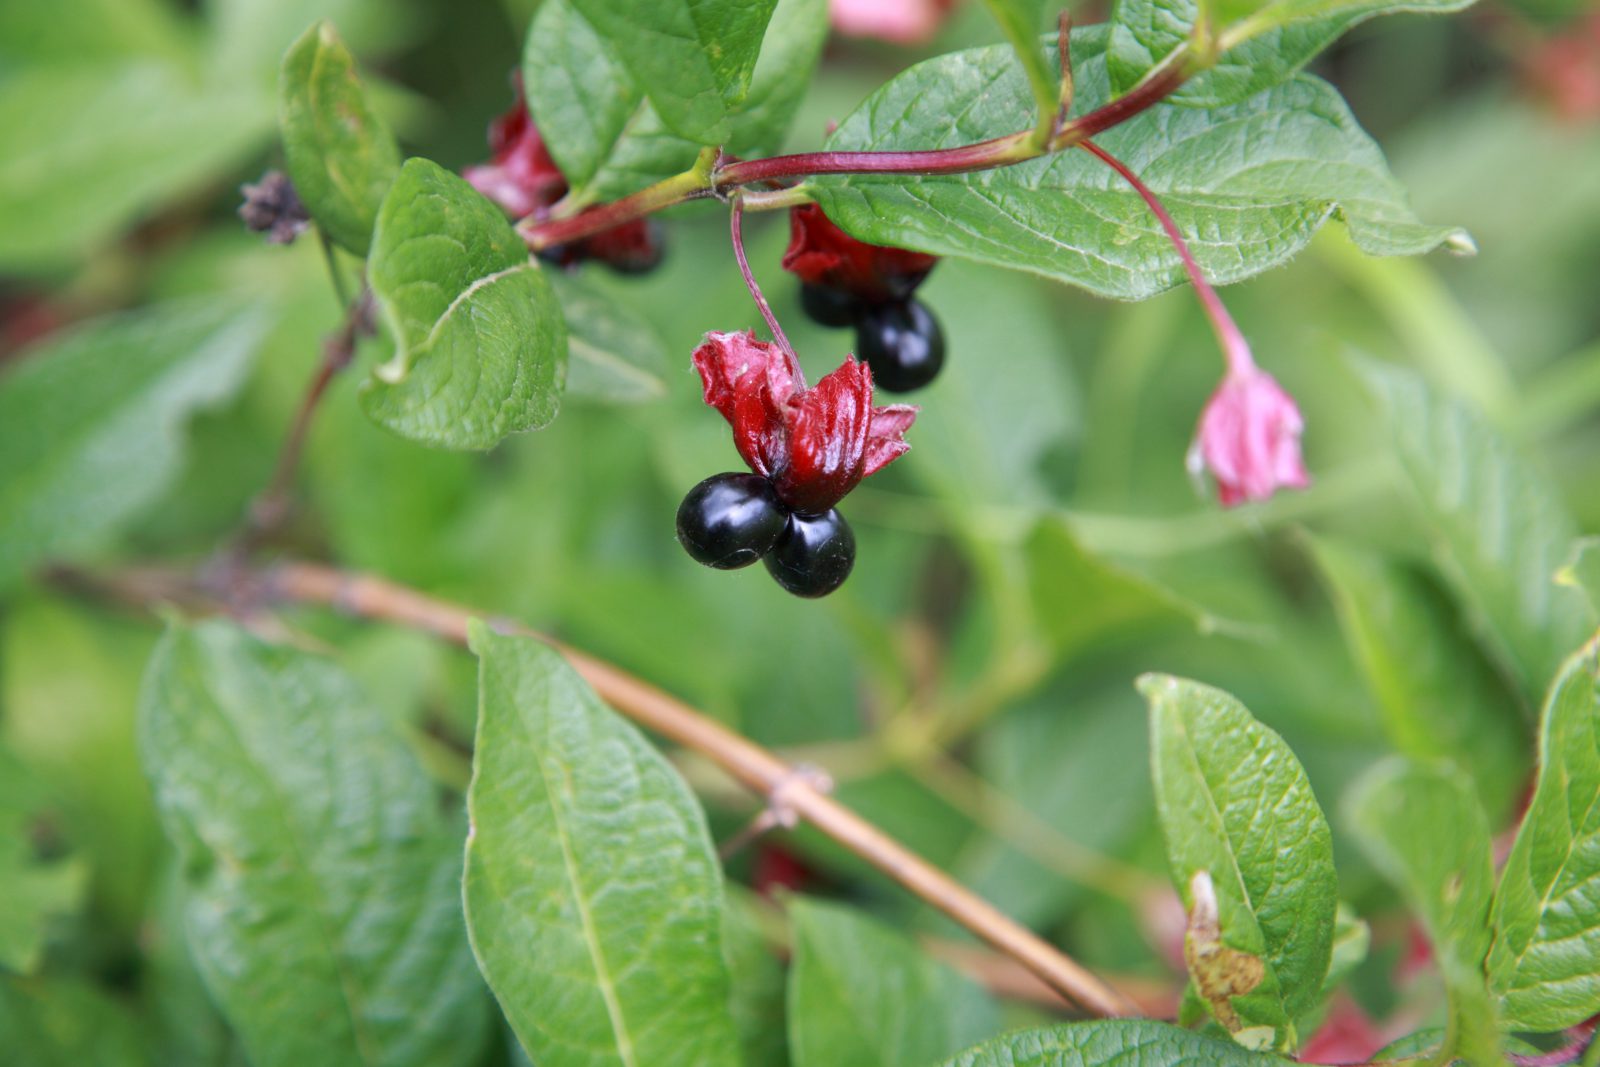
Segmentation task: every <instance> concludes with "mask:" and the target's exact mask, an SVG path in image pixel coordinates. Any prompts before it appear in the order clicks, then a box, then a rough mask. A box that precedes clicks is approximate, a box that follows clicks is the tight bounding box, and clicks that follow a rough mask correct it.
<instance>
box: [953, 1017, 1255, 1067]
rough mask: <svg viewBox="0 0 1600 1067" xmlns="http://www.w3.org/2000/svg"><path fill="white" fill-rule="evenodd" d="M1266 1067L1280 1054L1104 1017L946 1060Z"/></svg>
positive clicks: (1007, 1066) (974, 1064)
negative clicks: (1260, 1051)
mask: <svg viewBox="0 0 1600 1067" xmlns="http://www.w3.org/2000/svg"><path fill="white" fill-rule="evenodd" d="M1202 1063H1203V1064H1206V1065H1207V1067H1268V1065H1270V1064H1281V1063H1283V1060H1282V1059H1281V1058H1279V1057H1277V1056H1267V1055H1262V1054H1260V1053H1255V1052H1247V1051H1245V1050H1244V1049H1242V1048H1240V1047H1239V1046H1238V1045H1234V1044H1230V1043H1229V1042H1226V1041H1218V1040H1216V1039H1215V1038H1211V1037H1206V1036H1204V1035H1202V1034H1195V1033H1191V1032H1189V1031H1188V1030H1180V1029H1179V1028H1178V1027H1176V1026H1173V1025H1171V1024H1170V1023H1158V1022H1150V1021H1146V1020H1143V1019H1106V1020H1100V1021H1097V1022H1086V1023H1064V1024H1061V1025H1058V1026H1046V1027H1039V1028H1037V1029H1033V1030H1018V1031H1016V1032H1015V1033H1010V1034H1006V1035H1005V1036H1004V1037H997V1038H995V1039H993V1040H992V1041H985V1042H984V1043H983V1044H982V1045H979V1046H978V1047H977V1048H973V1049H969V1050H968V1051H966V1052H963V1053H962V1054H961V1055H959V1056H956V1057H954V1058H953V1059H950V1060H947V1061H946V1062H945V1065H944V1067H1180V1065H1182V1067H1189V1065H1191V1064H1202Z"/></svg>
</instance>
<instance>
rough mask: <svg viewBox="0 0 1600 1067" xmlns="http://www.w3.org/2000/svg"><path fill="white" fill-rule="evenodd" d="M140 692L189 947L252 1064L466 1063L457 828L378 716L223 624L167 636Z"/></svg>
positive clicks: (475, 1038)
mask: <svg viewBox="0 0 1600 1067" xmlns="http://www.w3.org/2000/svg"><path fill="white" fill-rule="evenodd" d="M140 705H141V707H140V719H141V721H140V732H141V738H140V740H141V745H140V748H141V751H142V755H143V758H144V761H145V766H146V770H147V772H148V774H149V776H150V780H151V783H152V785H153V787H154V790H155V794H156V803H157V806H158V807H159V808H160V810H161V815H162V820H163V822H164V824H165V825H166V828H167V835H168V837H170V838H171V839H172V841H173V842H174V843H175V844H176V845H177V847H178V850H179V854H180V858H181V861H182V864H183V876H184V892H185V898H186V899H185V904H184V918H185V927H186V930H187V935H188V942H189V947H190V950H191V952H192V953H193V955H194V958H195V963H196V964H197V966H198V967H199V969H200V972H201V975H202V976H203V977H204V979H205V982H206V986H207V987H208V988H209V990H210V991H211V995H212V998H213V999H214V1000H215V1001H216V1002H217V1004H218V1005H219V1007H220V1008H221V1010H222V1012H223V1014H224V1015H225V1016H226V1017H227V1019H228V1021H229V1023H230V1024H231V1025H232V1027H233V1029H234V1030H235V1031H237V1032H238V1034H239V1037H240V1040H241V1042H242V1044H243V1047H244V1049H245V1052H246V1054H247V1055H248V1057H249V1059H250V1062H251V1063H252V1064H255V1065H256V1067H306V1065H307V1064H321V1063H329V1064H332V1063H340V1064H363V1065H367V1064H370V1065H373V1067H377V1065H379V1064H382V1065H384V1067H396V1065H412V1067H448V1065H451V1064H461V1065H466V1064H471V1063H474V1062H476V1060H477V1057H478V1055H479V1053H480V1052H481V1046H482V1038H483V1036H484V1030H485V1026H484V1024H485V1023H486V1021H487V1012H486V1011H485V1008H486V1007H487V1005H486V998H485V997H484V995H483V984H482V982H481V981H480V980H479V978H478V976H477V974H476V973H475V972H474V969H473V965H472V954H471V950H470V949H469V947H468V945H467V939H466V937H465V931H463V929H462V927H461V912H460V904H459V898H458V897H457V895H456V887H457V884H458V879H459V877H460V871H461V854H460V851H459V849H460V842H461V829H460V825H459V823H457V822H455V821H454V820H447V819H446V818H445V817H444V816H443V815H442V814H441V809H440V805H439V801H438V798H437V796H436V795H435V793H434V789H433V787H432V784H431V783H430V782H429V780H428V777H427V775H426V774H425V773H424V772H423V770H422V768H421V766H420V765H419V764H418V763H417V761H416V759H415V758H414V757H413V756H412V754H411V752H410V750H409V749H408V748H407V746H406V744H405V741H404V740H403V739H402V738H401V737H400V735H399V734H398V733H397V732H396V731H395V729H394V727H393V725H392V724H391V723H390V721H389V720H388V718H387V716H385V715H384V713H383V712H382V711H380V710H378V709H377V708H375V707H372V706H371V705H370V704H368V703H367V702H366V700H365V698H364V697H363V696H362V695H361V694H360V693H359V692H358V691H357V690H356V687H355V685H354V683H352V682H351V681H350V680H349V678H348V677H347V676H346V675H345V674H344V673H343V672H342V671H340V670H339V669H337V668H336V667H334V666H333V665H332V664H330V663H328V662H326V661H324V660H321V659H318V658H316V657H313V656H310V655H307V654H305V653H302V652H294V651H288V650H284V649H279V648H273V647H270V646H267V645H263V644H261V643H259V642H257V641H256V640H255V639H253V638H251V637H249V636H247V635H246V634H245V633H244V632H243V631H241V630H239V629H237V628H235V627H234V626H232V625H229V624H225V623H221V622H211V623H203V624H199V625H196V626H193V627H184V626H175V627H174V628H173V629H172V630H171V631H170V632H169V633H168V634H167V636H166V638H165V639H164V640H163V641H162V643H161V645H160V647H159V648H158V649H157V651H156V654H155V657H154V659H153V660H152V661H151V665H150V670H149V673H148V674H147V675H146V678H145V684H144V691H143V693H142V695H141V698H140Z"/></svg>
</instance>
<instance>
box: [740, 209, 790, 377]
mask: <svg viewBox="0 0 1600 1067" xmlns="http://www.w3.org/2000/svg"><path fill="white" fill-rule="evenodd" d="M743 218H744V203H743V200H742V199H741V198H740V197H738V196H735V197H734V198H733V211H732V212H731V213H730V219H731V221H730V222H729V229H731V230H732V232H733V258H734V259H737V260H738V261H739V273H740V274H741V275H742V276H743V277H744V284H745V287H746V288H747V289H749V290H750V296H751V298H752V299H753V300H755V302H756V307H757V308H758V309H759V310H760V312H761V317H762V318H763V319H766V320H767V329H769V330H771V331H772V339H773V340H774V341H777V342H778V347H779V348H781V349H783V350H784V351H785V352H787V353H788V354H789V355H790V356H791V357H793V356H794V348H793V347H792V346H791V345H790V344H789V338H788V337H786V336H784V333H783V327H782V326H779V325H778V316H776V315H774V314H773V313H772V305H770V304H768V303H767V298H766V297H764V296H762V295H761V286H760V284H758V283H757V282H756V276H755V274H754V273H753V272H752V271H751V270H750V261H749V260H748V259H746V258H745V256H744V234H743V233H741V232H740V222H741V221H742V220H743Z"/></svg>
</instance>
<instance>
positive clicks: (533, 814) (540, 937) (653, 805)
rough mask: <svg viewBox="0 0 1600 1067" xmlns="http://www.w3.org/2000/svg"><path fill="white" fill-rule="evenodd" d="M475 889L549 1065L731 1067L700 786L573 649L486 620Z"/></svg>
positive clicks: (485, 940)
mask: <svg viewBox="0 0 1600 1067" xmlns="http://www.w3.org/2000/svg"><path fill="white" fill-rule="evenodd" d="M472 647H473V650H474V651H476V652H477V654H478V660H479V693H478V696H479V708H478V736H477V742H476V744H475V746H474V753H475V755H474V763H473V774H472V787H471V789H470V790H469V792H468V796H467V808H468V812H469V817H470V819H471V822H472V831H471V835H470V836H469V838H468V841H467V870H466V878H465V881H464V883H463V892H464V895H465V898H466V909H467V928H468V930H469V931H470V932H471V936H472V944H473V948H474V950H475V951H476V952H477V955H478V964H479V966H480V967H481V968H482V970H483V973H484V976H485V977H487V978H488V980H489V986H490V988H492V989H493V990H494V993H495V996H496V997H498V998H499V1000H500V1006H501V1008H503V1009H504V1011H505V1014H506V1018H507V1020H508V1021H509V1022H510V1024H511V1028H512V1029H513V1030H514V1031H515V1032H516V1035H517V1039H518V1040H519V1041H520V1042H521V1043H522V1047H523V1048H524V1049H526V1050H527V1052H528V1055H529V1056H530V1057H531V1058H532V1059H533V1060H534V1062H536V1063H538V1064H539V1065H540V1067H599V1065H606V1067H612V1065H618V1064H620V1065H624V1067H732V1065H733V1064H735V1063H737V1061H738V1045H737V1040H736V1037H735V1031H734V1026H733V1018H732V1015H731V1013H730V1011H729V1001H728V971H727V965H726V964H725V962H724V961H723V958H722V947H721V942H722V935H721V924H722V921H723V895H722V872H721V870H720V869H719V867H718V864H717V859H716V855H715V853H714V852H713V851H712V849H711V840H710V836H709V835H708V833H707V831H706V826H705V818H704V816H703V814H702V813H701V811H700V808H699V805H698V804H697V803H696V802H695V800H694V797H693V796H692V795H691V794H690V793H689V789H688V787H687V786H686V785H684V783H683V779H681V778H679V777H678V774H677V772H676V771H674V770H673V769H672V766H671V764H669V763H668V762H667V761H666V759H665V758H663V757H662V755H661V754H660V753H659V752H657V751H656V750H655V749H654V748H652V747H651V746H650V744H649V742H647V741H646V740H645V739H644V738H643V737H642V736H641V735H640V734H639V731H638V730H636V729H634V728H633V726H632V725H630V724H628V723H626V722H624V721H623V720H622V719H620V718H618V717H617V715H616V714H615V713H614V712H612V711H611V710H610V709H609V708H607V707H605V706H604V705H603V704H601V703H600V699H599V698H598V697H597V696H595V694H594V691H593V690H591V689H590V688H589V687H588V685H586V684H585V683H584V682H583V680H582V679H581V678H579V677H578V675H577V674H576V673H575V672H574V671H573V670H572V668H571V667H569V666H567V664H566V661H565V660H563V659H562V658H561V655H560V653H558V652H556V651H555V650H554V649H551V648H549V647H548V646H546V645H543V644H541V643H539V642H537V641H532V640H529V639H526V638H516V637H500V636H496V635H495V634H494V633H492V632H491V631H490V630H489V629H488V628H487V627H485V626H482V625H475V626H474V628H473V631H472Z"/></svg>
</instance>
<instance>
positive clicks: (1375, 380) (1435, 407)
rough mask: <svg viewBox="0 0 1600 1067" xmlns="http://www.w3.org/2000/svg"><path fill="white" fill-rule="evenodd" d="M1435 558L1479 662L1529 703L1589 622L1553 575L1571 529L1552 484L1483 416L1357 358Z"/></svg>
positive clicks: (1579, 602) (1415, 380)
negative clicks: (1483, 654) (1485, 660)
mask: <svg viewBox="0 0 1600 1067" xmlns="http://www.w3.org/2000/svg"><path fill="white" fill-rule="evenodd" d="M1357 369H1358V371H1359V373H1360V376H1361V378H1362V380H1363V381H1364V382H1365V384H1366V386H1367V388H1368V389H1369V391H1370V392H1371V393H1372V395H1373V396H1374V397H1375V398H1376V400H1377V401H1378V405H1379V408H1380V410H1381V411H1382V413H1383V416H1384V420H1385V423H1386V425H1387V428H1388V431H1389V434H1390V437H1391V439H1392V442H1393V448H1394V452H1395V454H1396V456H1397V458H1398V460H1399V464H1400V468H1401V470H1402V471H1403V472H1404V476H1405V479H1406V481H1407V483H1408V484H1409V486H1410V488H1411V489H1412V490H1413V491H1414V496H1415V499H1416V502H1417V505H1418V507H1419V509H1420V512H1421V516H1422V519H1423V521H1424V524H1425V526H1426V529H1427V532H1428V535H1429V539H1430V540H1431V541H1432V548H1433V555H1434V559H1435V561H1436V563H1437V565H1438V567H1439V569H1440V571H1441V573H1442V574H1443V575H1444V578H1445V580H1446V582H1447V583H1448V584H1449V585H1450V588H1451V590H1452V592H1454V593H1455V595H1456V598H1457V599H1458V600H1459V601H1460V602H1461V604H1462V605H1463V606H1464V607H1465V609H1466V612H1467V616H1468V619H1469V621H1470V623H1471V625H1472V628H1473V631H1474V632H1475V634H1476V635H1477V637H1478V639H1479V641H1480V642H1481V643H1482V644H1483V645H1484V647H1485V648H1486V650H1487V651H1488V653H1489V655H1490V658H1491V659H1492V660H1493V661H1494V662H1495V663H1496V664H1497V665H1498V666H1499V667H1500V669H1501V670H1502V671H1503V672H1504V673H1505V674H1506V676H1507V677H1508V678H1510V679H1512V680H1513V681H1514V682H1515V683H1516V684H1517V688H1518V690H1519V691H1520V692H1521V694H1522V695H1523V696H1524V698H1526V700H1527V701H1528V703H1529V704H1530V705H1536V704H1537V702H1538V700H1539V698H1540V696H1541V695H1542V694H1543V692H1544V686H1545V683H1546V681H1547V680H1548V679H1549V678H1551V677H1552V676H1554V674H1555V673H1556V671H1557V669H1558V668H1559V667H1560V665H1561V663H1562V661H1563V659H1565V657H1566V655H1567V652H1568V650H1570V649H1572V648H1574V647H1576V646H1577V645H1578V644H1579V643H1580V642H1581V641H1582V640H1583V639H1584V638H1585V637H1586V636H1587V635H1588V632H1589V629H1590V627H1591V626H1592V625H1593V621H1594V616H1593V614H1592V613H1591V612H1590V611H1589V610H1588V608H1587V606H1586V605H1585V604H1584V603H1583V598H1582V597H1581V596H1578V595H1577V594H1576V593H1574V592H1573V591H1572V590H1571V589H1569V588H1564V587H1561V586H1557V585H1556V584H1555V582H1554V581H1553V579H1554V576H1555V574H1556V571H1557V569H1558V568H1559V567H1560V566H1561V564H1562V563H1563V562H1564V561H1565V560H1566V558H1567V554H1568V552H1569V550H1570V546H1571V545H1572V542H1573V538H1574V537H1575V535H1576V533H1577V528H1576V526H1575V524H1574V523H1573V521H1572V518H1571V517H1570V516H1569V515H1568V514H1567V511H1566V508H1565V506H1564V505H1563V503H1562V501H1561V498H1560V496H1559V495H1558V494H1557V492H1556V490H1555V488H1554V486H1552V485H1551V484H1550V482H1549V481H1548V480H1547V479H1546V478H1545V477H1544V475H1543V474H1542V473H1541V472H1540V471H1539V470H1538V469H1537V468H1535V467H1533V466H1531V465H1530V464H1529V463H1527V461H1525V460H1524V459H1523V458H1522V457H1521V456H1519V455H1518V454H1517V453H1516V452H1515V451H1513V450H1512V448H1511V447H1510V445H1508V444H1507V443H1506V442H1505V440H1504V439H1503V438H1501V437H1500V435H1499V434H1498V433H1496V432H1495V431H1494V429H1493V428H1492V427H1490V426H1489V425H1487V424H1486V423H1485V422H1484V420H1483V419H1482V418H1481V417H1480V416H1478V415H1477V414H1475V413H1474V412H1472V411H1470V410H1469V409H1468V408H1466V407H1465V406H1463V405H1462V404H1461V403H1460V402H1459V401H1456V400H1453V399H1450V398H1448V397H1446V396H1444V395H1442V394H1440V393H1437V392H1435V391H1433V390H1432V389H1430V388H1429V387H1428V385H1427V384H1426V383H1425V382H1424V381H1423V380H1422V379H1421V378H1419V377H1417V376H1416V375H1415V374H1412V373H1410V372H1408V371H1405V370H1402V369H1400V368H1398V367H1392V366H1387V365H1384V364H1379V363H1374V362H1371V361H1365V360H1363V361H1361V362H1360V363H1358V364H1357Z"/></svg>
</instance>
